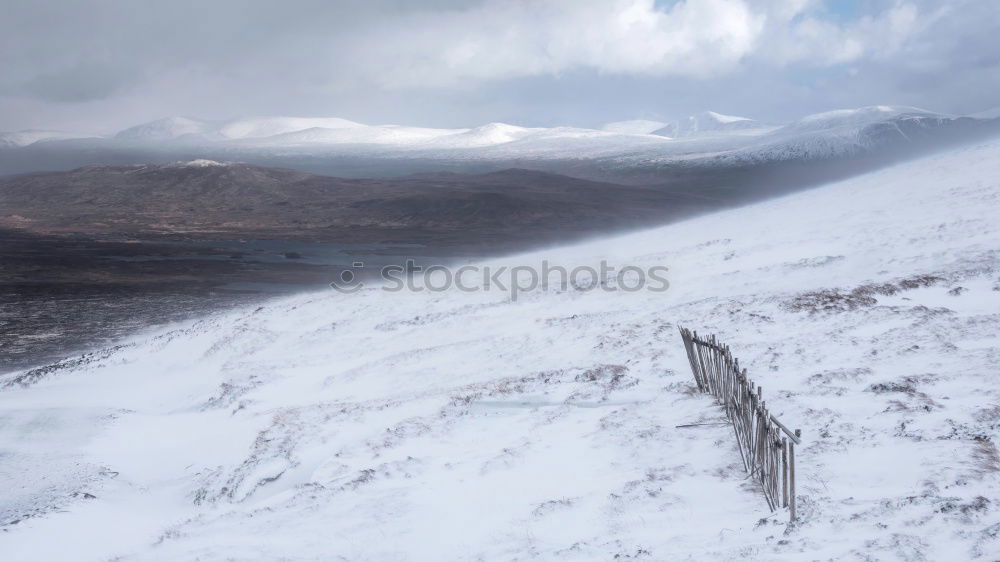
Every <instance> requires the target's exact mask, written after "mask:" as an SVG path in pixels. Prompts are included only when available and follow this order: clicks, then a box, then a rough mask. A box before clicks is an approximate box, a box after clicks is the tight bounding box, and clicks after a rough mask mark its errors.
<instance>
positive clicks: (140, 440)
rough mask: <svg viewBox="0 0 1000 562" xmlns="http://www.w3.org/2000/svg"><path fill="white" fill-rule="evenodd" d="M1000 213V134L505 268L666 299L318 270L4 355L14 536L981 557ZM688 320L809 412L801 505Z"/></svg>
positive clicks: (456, 551)
mask: <svg viewBox="0 0 1000 562" xmlns="http://www.w3.org/2000/svg"><path fill="white" fill-rule="evenodd" d="M998 214H1000V143H997V142H994V143H986V144H980V145H978V146H975V147H972V148H968V149H964V150H959V151H953V152H949V153H946V154H940V155H937V156H934V157H929V158H925V159H923V160H920V161H914V162H910V163H907V164H904V165H899V166H896V167H893V168H887V169H884V170H882V171H879V172H877V173H872V174H869V175H866V176H861V177H858V178H854V179H851V180H848V181H844V182H841V183H836V184H831V185H828V186H825V187H823V188H820V189H816V190H813V191H809V192H802V193H799V194H796V195H793V196H789V197H785V198H782V199H778V200H773V201H770V202H766V203H763V204H758V205H754V206H750V207H745V208H742V209H737V210H732V211H727V212H723V213H718V214H714V215H707V216H704V217H700V218H697V219H694V220H689V221H686V222H683V223H678V224H674V225H671V226H667V227H663V228H658V229H655V230H650V231H645V232H642V233H638V234H633V235H629V236H625V237H617V238H610V239H606V240H600V241H594V242H591V243H587V244H581V245H578V246H574V247H568V248H561V249H556V250H552V251H547V252H538V253H534V254H530V255H525V256H519V257H516V258H509V259H506V260H497V261H496V262H494V265H500V264H507V265H512V264H522V265H523V264H535V263H537V262H538V261H539V260H542V259H548V260H550V261H551V262H552V263H553V264H561V265H574V264H580V265H590V266H596V265H598V262H599V261H600V260H608V262H609V263H611V264H613V265H616V266H619V267H621V266H624V265H636V266H639V267H649V266H653V265H663V266H668V267H670V273H669V278H670V282H671V288H670V290H669V291H667V292H648V291H640V292H620V291H619V292H608V291H601V290H597V291H589V292H586V291H578V290H573V289H569V290H561V289H559V288H557V287H552V288H550V289H549V290H547V291H536V292H531V293H526V294H522V295H520V297H519V298H518V299H517V300H516V301H513V302H512V301H511V300H510V299H509V298H508V297H507V296H506V293H504V292H502V291H498V290H494V291H490V292H485V291H480V292H461V291H458V290H451V291H447V292H435V293H431V292H403V293H388V292H385V291H382V290H380V289H379V288H378V287H369V288H366V289H364V290H362V291H359V292H357V293H355V294H351V295H344V294H340V293H336V292H333V291H332V290H331V291H330V292H326V293H316V294H310V295H303V296H299V297H293V298H287V299H284V300H280V301H276V302H273V303H271V304H267V305H265V306H261V307H258V308H251V309H246V310H243V311H240V312H235V313H229V314H223V315H216V316H211V317H207V318H205V319H202V320H200V321H197V322H191V323H186V324H180V325H177V326H175V327H173V328H171V329H166V330H162V331H158V332H155V333H149V334H144V335H138V336H136V337H135V338H133V339H131V340H129V341H126V342H122V343H121V344H120V345H119V346H116V347H112V348H109V349H106V350H102V351H99V352H97V353H95V354H92V355H88V356H84V357H82V358H79V359H76V360H72V361H67V362H64V363H62V364H58V365H56V366H53V367H48V368H43V369H40V370H34V371H28V372H19V373H12V374H8V375H7V376H5V377H3V378H2V379H0V384H3V385H4V388H3V389H2V390H0V420H2V423H0V459H2V463H0V525H2V527H0V529H2V532H0V559H3V560H5V561H19V560H107V559H112V558H113V559H116V560H181V559H184V560H192V559H198V560H260V559H286V560H401V559H411V560H458V559H461V560H472V559H482V560H527V559H541V560H611V559H616V558H617V559H629V558H641V559H649V560H698V561H701V560H742V559H748V558H750V559H766V560H789V561H792V560H804V559H821V560H828V559H837V560H844V559H864V560H968V559H982V560H995V559H997V557H998V556H1000V505H998V503H1000V500H998V498H1000V455H998V452H997V446H996V443H997V442H998V440H1000V385H998V379H997V377H998V373H1000V352H998V349H997V338H998V335H997V334H998V333H1000V222H998V221H997V220H996V218H997V216H998ZM467 285H471V283H467ZM678 325H682V326H688V327H691V328H694V329H697V330H698V331H700V332H702V333H716V334H718V335H719V336H720V338H722V339H723V341H725V342H727V343H729V344H730V345H732V346H733V349H734V351H735V354H736V356H737V357H739V359H740V361H741V364H742V365H743V366H745V367H747V368H748V370H749V372H750V374H751V376H752V377H753V378H754V379H756V381H757V382H759V383H760V384H761V385H763V388H764V393H765V397H766V399H767V401H768V406H769V407H770V408H771V410H772V411H773V413H775V414H776V415H778V416H779V417H780V419H781V420H782V421H784V422H785V423H786V424H788V425H790V426H792V427H800V428H802V431H803V439H804V442H803V444H802V446H801V447H800V448H799V449H798V451H797V468H798V472H797V478H798V492H799V500H798V502H799V513H800V521H799V523H798V524H797V525H793V526H790V525H788V524H787V522H786V520H787V515H786V514H785V513H784V512H778V513H775V514H770V513H769V512H768V510H767V508H766V506H765V503H764V500H763V497H762V496H761V495H760V493H759V491H758V489H757V488H756V487H755V485H754V484H753V482H752V480H749V479H747V478H746V475H745V474H744V472H743V469H742V467H741V465H740V457H739V453H738V452H737V449H736V446H735V441H734V438H733V434H732V429H731V428H730V427H729V426H727V425H725V424H721V423H719V424H716V423H715V422H720V421H721V420H722V419H723V414H722V411H721V410H720V409H719V407H717V406H716V405H714V404H713V403H712V401H711V400H710V399H709V398H708V397H706V396H704V395H700V394H698V393H696V392H695V390H694V384H693V380H692V377H691V373H690V370H689V368H688V365H687V360H686V358H685V355H684V351H683V347H682V345H681V343H680V339H679V337H678V335H677V326H678ZM690 424H702V425H694V426H690ZM678 426H689V427H678Z"/></svg>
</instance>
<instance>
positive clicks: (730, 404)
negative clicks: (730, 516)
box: [680, 328, 802, 521]
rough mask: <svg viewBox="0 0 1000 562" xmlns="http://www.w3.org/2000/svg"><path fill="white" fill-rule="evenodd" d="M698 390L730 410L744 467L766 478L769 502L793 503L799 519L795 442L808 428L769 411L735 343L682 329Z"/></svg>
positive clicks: (792, 516)
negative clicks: (732, 346)
mask: <svg viewBox="0 0 1000 562" xmlns="http://www.w3.org/2000/svg"><path fill="white" fill-rule="evenodd" d="M680 332H681V338H682V339H683V340H684V349H685V350H686V351H687V355H688V360H689V361H690V362H691V371H692V372H693V373H694V380H695V382H697V383H698V390H700V391H701V392H705V393H708V394H711V395H712V396H714V397H715V399H716V401H717V402H718V403H719V404H721V405H722V406H723V408H725V410H726V417H728V418H729V421H731V422H732V425H733V430H734V432H735V433H736V442H737V444H738V445H739V450H740V455H741V456H742V458H743V466H744V467H745V468H746V470H747V472H748V473H749V474H750V476H752V477H754V479H755V480H757V481H758V482H760V485H761V488H762V490H763V491H764V499H766V500H767V506H768V507H769V508H770V509H771V511H774V510H776V509H778V508H779V507H787V508H788V514H789V518H790V520H791V521H795V446H796V445H798V444H799V442H800V439H801V436H802V432H801V431H800V430H798V429H796V430H795V431H791V430H790V429H788V428H787V427H785V425H784V424H782V423H781V422H780V421H778V419H777V418H775V417H774V416H772V415H771V414H770V413H769V412H768V410H767V402H765V401H764V397H763V392H762V390H761V387H759V386H757V385H755V384H754V383H753V381H751V380H750V379H749V378H748V377H747V371H746V369H740V364H739V361H738V360H736V359H733V354H732V353H731V352H730V351H729V347H728V346H725V345H722V344H720V343H719V342H718V341H716V339H715V336H709V337H707V338H700V337H698V333H697V332H692V331H690V330H688V329H686V328H680Z"/></svg>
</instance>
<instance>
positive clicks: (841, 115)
mask: <svg viewBox="0 0 1000 562" xmlns="http://www.w3.org/2000/svg"><path fill="white" fill-rule="evenodd" d="M904 116H909V117H937V116H942V117H943V115H941V114H936V113H933V112H930V111H927V110H925V109H920V108H917V107H907V106H893V105H873V106H869V107H859V108H856V109H837V110H833V111H824V112H822V113H814V114H812V115H807V116H805V117H803V118H801V119H799V120H797V121H795V122H792V123H789V124H788V125H785V126H784V127H783V128H782V129H780V130H779V131H778V132H779V133H791V132H807V131H829V130H834V129H841V128H845V127H850V128H860V127H864V126H866V125H872V124H874V123H880V122H885V121H887V120H891V119H898V118H900V117H904Z"/></svg>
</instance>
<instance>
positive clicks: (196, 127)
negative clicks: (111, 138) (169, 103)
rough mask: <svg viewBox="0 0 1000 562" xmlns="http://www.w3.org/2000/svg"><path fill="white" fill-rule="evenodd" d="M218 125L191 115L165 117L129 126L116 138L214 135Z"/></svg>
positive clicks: (162, 139) (166, 138)
mask: <svg viewBox="0 0 1000 562" xmlns="http://www.w3.org/2000/svg"><path fill="white" fill-rule="evenodd" d="M217 129H218V125H217V124H215V123H211V122H208V121H201V120H199V119H192V118H190V117H165V118H163V119H157V120H156V121H150V122H149V123H143V124H141V125H136V126H135V127H129V128H128V129H125V130H123V131H120V132H118V134H116V135H115V138H116V139H120V140H126V141H128V140H132V141H168V140H176V139H179V138H184V137H188V136H197V135H212V134H214V133H216V132H217Z"/></svg>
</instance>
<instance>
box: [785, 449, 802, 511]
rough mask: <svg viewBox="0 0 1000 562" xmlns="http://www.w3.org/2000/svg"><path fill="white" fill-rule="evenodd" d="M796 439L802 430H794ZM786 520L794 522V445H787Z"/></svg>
mask: <svg viewBox="0 0 1000 562" xmlns="http://www.w3.org/2000/svg"><path fill="white" fill-rule="evenodd" d="M795 436H796V437H802V430H801V429H796V430H795ZM788 487H789V490H788V519H789V521H795V444H794V443H789V444H788Z"/></svg>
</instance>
